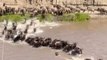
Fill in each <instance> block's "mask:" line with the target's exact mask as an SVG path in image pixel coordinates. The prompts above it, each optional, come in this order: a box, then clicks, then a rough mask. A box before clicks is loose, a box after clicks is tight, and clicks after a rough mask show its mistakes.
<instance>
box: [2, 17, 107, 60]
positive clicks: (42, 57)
mask: <svg viewBox="0 0 107 60" xmlns="http://www.w3.org/2000/svg"><path fill="white" fill-rule="evenodd" d="M61 24H62V25H60V26H57V27H43V28H41V29H43V31H44V32H43V33H41V34H37V36H42V37H51V38H53V39H55V38H57V39H61V40H65V41H68V42H69V43H73V42H77V43H78V46H79V47H81V48H82V49H83V56H92V57H94V58H95V59H98V58H102V59H103V60H106V59H107V19H102V18H101V19H97V20H96V19H94V20H90V21H88V22H85V23H73V22H72V23H61ZM2 45H3V43H2V42H1V41H0V60H1V59H2ZM55 51H56V50H52V49H50V48H43V47H42V48H32V47H31V46H28V45H26V44H24V45H21V44H19V45H18V44H16V45H14V44H7V43H4V57H3V58H4V59H3V60H67V59H66V58H64V57H56V56H55V54H54V52H55ZM62 55H63V54H62ZM63 56H65V55H63Z"/></svg>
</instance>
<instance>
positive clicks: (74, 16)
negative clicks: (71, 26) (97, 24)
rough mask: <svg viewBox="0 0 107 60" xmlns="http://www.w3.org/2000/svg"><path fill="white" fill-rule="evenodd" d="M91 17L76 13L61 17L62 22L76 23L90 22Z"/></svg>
mask: <svg viewBox="0 0 107 60" xmlns="http://www.w3.org/2000/svg"><path fill="white" fill-rule="evenodd" d="M89 18H90V16H89V15H88V14H86V13H74V14H64V15H63V16H61V17H60V20H61V21H75V22H81V21H86V20H89Z"/></svg>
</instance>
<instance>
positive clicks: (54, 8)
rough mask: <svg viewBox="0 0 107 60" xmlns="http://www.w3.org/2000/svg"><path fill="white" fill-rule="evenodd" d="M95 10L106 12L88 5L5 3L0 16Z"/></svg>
mask: <svg viewBox="0 0 107 60" xmlns="http://www.w3.org/2000/svg"><path fill="white" fill-rule="evenodd" d="M85 11H88V12H95V11H98V12H99V13H102V14H106V13H107V10H106V9H105V8H100V7H99V8H96V9H94V8H92V7H89V6H82V7H81V6H78V5H77V6H72V5H65V4H63V5H58V4H53V5H51V6H39V5H38V6H36V7H17V8H16V7H15V8H14V7H9V6H6V5H3V7H1V8H0V16H2V15H5V14H8V13H9V14H20V15H25V14H30V17H34V16H36V15H38V14H46V13H49V14H52V15H63V14H65V13H75V12H85Z"/></svg>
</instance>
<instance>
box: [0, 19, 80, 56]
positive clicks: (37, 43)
mask: <svg viewBox="0 0 107 60" xmlns="http://www.w3.org/2000/svg"><path fill="white" fill-rule="evenodd" d="M31 21H32V20H31ZM5 22H6V24H4V28H3V31H2V33H1V34H2V35H1V38H3V39H4V40H6V41H12V42H13V43H17V42H19V41H21V42H26V43H27V44H28V45H30V46H32V47H34V48H39V47H41V46H43V47H49V48H52V49H58V50H63V51H64V52H66V53H70V54H71V55H78V54H82V49H81V48H79V47H78V46H77V43H72V44H70V43H68V42H67V41H63V40H59V39H54V40H53V39H52V38H44V37H39V36H36V35H34V36H27V35H28V34H29V32H28V30H29V27H30V26H32V24H33V23H32V22H30V24H29V25H26V28H23V29H24V31H21V30H18V29H17V25H18V24H16V23H12V27H11V28H8V21H5ZM32 32H33V33H34V32H36V28H34V29H33V30H32Z"/></svg>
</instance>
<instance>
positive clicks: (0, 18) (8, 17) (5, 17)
mask: <svg viewBox="0 0 107 60" xmlns="http://www.w3.org/2000/svg"><path fill="white" fill-rule="evenodd" d="M25 18H26V19H27V18H29V14H26V15H25V16H21V15H18V14H7V15H3V16H0V21H3V20H8V21H12V22H20V21H22V20H23V19H25Z"/></svg>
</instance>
